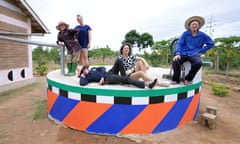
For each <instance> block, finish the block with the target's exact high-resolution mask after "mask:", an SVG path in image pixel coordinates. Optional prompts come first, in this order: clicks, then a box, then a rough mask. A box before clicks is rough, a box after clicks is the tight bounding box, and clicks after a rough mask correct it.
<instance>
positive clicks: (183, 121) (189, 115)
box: [177, 93, 200, 127]
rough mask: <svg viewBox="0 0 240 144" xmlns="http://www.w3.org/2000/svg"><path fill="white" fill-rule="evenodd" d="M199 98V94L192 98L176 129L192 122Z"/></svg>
mask: <svg viewBox="0 0 240 144" xmlns="http://www.w3.org/2000/svg"><path fill="white" fill-rule="evenodd" d="M199 98H200V93H198V94H196V95H195V96H194V97H193V99H192V101H191V103H190V104H189V106H188V109H187V111H186V112H185V114H184V116H183V118H182V119H181V121H180V122H179V124H178V126H177V127H180V126H182V125H184V124H186V123H187V122H190V121H192V120H193V118H194V115H195V113H196V110H197V106H198V102H199Z"/></svg>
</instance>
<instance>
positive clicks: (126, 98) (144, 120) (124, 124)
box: [47, 71, 201, 135]
mask: <svg viewBox="0 0 240 144" xmlns="http://www.w3.org/2000/svg"><path fill="white" fill-rule="evenodd" d="M56 75H59V76H56ZM197 75H198V76H196V79H194V81H193V84H192V85H188V86H184V85H178V86H170V87H167V88H161V87H157V88H154V89H139V88H133V87H131V88H129V87H127V86H111V85H104V86H97V85H95V86H85V87H82V86H79V85H78V79H77V78H69V77H64V76H60V72H59V71H52V72H50V73H49V74H48V76H47V83H48V88H47V99H48V103H47V110H48V113H49V117H50V118H51V119H53V120H55V121H57V122H60V123H63V124H64V125H67V126H69V127H71V128H73V129H77V130H81V131H85V132H88V133H96V134H111V135H123V134H151V133H159V132H164V131H168V130H172V129H175V128H177V127H180V126H182V125H184V124H186V123H188V122H191V121H193V120H195V119H196V117H197V114H198V109H199V99H200V89H201V76H199V75H201V71H200V72H199V73H198V74H197ZM199 78H200V79H199Z"/></svg>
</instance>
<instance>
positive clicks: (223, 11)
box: [26, 0, 240, 51]
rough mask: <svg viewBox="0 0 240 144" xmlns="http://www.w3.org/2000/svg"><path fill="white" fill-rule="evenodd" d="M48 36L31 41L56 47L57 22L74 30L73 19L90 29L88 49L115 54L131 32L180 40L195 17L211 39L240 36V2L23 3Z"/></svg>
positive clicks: (116, 0) (101, 0)
mask: <svg viewBox="0 0 240 144" xmlns="http://www.w3.org/2000/svg"><path fill="white" fill-rule="evenodd" d="M26 1H27V2H28V3H29V4H30V6H31V7H32V9H33V10H34V11H35V12H36V13H37V15H38V16H39V17H40V19H41V20H42V21H43V23H44V24H45V25H46V26H47V28H48V29H49V31H50V32H51V34H45V35H44V37H39V36H38V37H34V38H33V39H34V40H36V41H42V42H47V43H55V42H56V39H57V32H58V31H57V30H56V25H57V23H58V22H59V21H60V20H63V21H65V22H66V23H68V24H69V25H70V28H74V27H75V26H76V25H78V23H77V21H76V15H77V14H80V15H82V16H83V18H84V23H85V24H87V25H89V26H90V27H91V28H92V44H91V48H96V47H105V46H106V45H108V46H109V47H110V48H111V49H112V50H114V51H117V50H119V48H120V46H121V42H122V41H123V40H124V36H125V34H126V33H127V32H129V31H130V30H133V29H135V30H137V32H138V33H140V34H142V33H144V32H148V33H150V34H151V35H152V36H153V39H154V41H161V40H167V39H170V38H173V37H179V36H180V35H181V34H182V32H184V31H185V29H184V22H185V20H186V19H187V18H188V17H190V16H194V15H199V16H202V17H204V18H205V21H206V24H205V26H204V27H203V28H202V29H201V30H202V31H204V32H206V33H208V34H209V30H210V29H209V28H207V26H208V27H209V25H210V21H212V23H211V24H212V25H213V29H212V30H213V32H212V34H211V37H212V38H216V37H228V36H240V16H239V13H240V1H239V0H218V1H214V0H26Z"/></svg>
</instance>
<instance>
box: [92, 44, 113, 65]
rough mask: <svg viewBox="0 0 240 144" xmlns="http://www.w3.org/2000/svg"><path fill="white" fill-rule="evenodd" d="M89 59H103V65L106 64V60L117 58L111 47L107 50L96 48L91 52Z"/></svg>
mask: <svg viewBox="0 0 240 144" xmlns="http://www.w3.org/2000/svg"><path fill="white" fill-rule="evenodd" d="M89 55H90V56H89V57H92V58H101V59H102V63H104V60H105V58H107V57H109V58H111V57H115V56H117V55H116V53H115V52H113V51H112V50H111V49H110V48H109V47H107V48H96V49H93V50H91V51H89Z"/></svg>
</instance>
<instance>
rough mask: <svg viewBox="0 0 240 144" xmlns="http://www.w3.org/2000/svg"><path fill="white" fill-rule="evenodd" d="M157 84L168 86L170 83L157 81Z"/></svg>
mask: <svg viewBox="0 0 240 144" xmlns="http://www.w3.org/2000/svg"><path fill="white" fill-rule="evenodd" d="M157 85H158V86H160V87H169V85H170V83H163V82H159V81H158V82H157Z"/></svg>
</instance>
